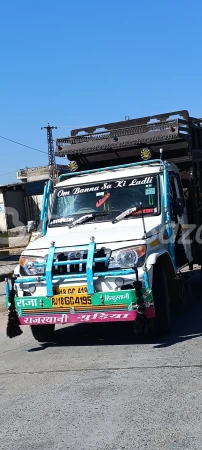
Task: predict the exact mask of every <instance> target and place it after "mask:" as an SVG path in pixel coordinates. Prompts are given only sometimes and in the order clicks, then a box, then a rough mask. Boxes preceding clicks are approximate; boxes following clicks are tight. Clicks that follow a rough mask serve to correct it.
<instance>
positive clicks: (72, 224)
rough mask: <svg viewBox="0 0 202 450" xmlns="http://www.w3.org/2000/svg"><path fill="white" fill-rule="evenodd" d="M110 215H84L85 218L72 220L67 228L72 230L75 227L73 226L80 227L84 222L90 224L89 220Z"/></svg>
mask: <svg viewBox="0 0 202 450" xmlns="http://www.w3.org/2000/svg"><path fill="white" fill-rule="evenodd" d="M109 214H110V213H109V212H100V213H98V212H97V213H96V212H95V213H92V214H85V216H81V217H79V219H76V220H74V222H72V223H71V225H69V228H73V227H75V225H80V224H82V223H84V222H90V221H91V220H93V219H95V218H96V217H101V216H108V215H109Z"/></svg>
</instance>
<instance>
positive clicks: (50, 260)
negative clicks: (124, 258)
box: [15, 237, 136, 297]
mask: <svg viewBox="0 0 202 450" xmlns="http://www.w3.org/2000/svg"><path fill="white" fill-rule="evenodd" d="M76 249H78V250H84V249H85V250H86V247H84V246H81V247H77V248H76ZM95 249H96V243H95V242H94V238H93V237H92V238H91V240H90V243H89V244H88V254H87V260H86V281H87V289H88V294H89V295H92V294H94V292H95V290H94V279H95V278H98V277H106V276H124V275H130V274H133V275H135V274H136V270H135V269H120V270H110V271H106V272H95V273H94V272H93V266H94V263H96V262H106V263H107V262H109V257H107V256H105V257H103V258H95V257H94V253H95ZM74 250H75V248H74ZM57 251H64V248H63V249H62V248H58V249H57ZM54 254H55V243H54V242H51V246H50V248H49V252H48V257H47V262H46V263H45V262H44V263H34V267H36V268H39V267H44V268H45V276H31V277H23V278H21V277H19V278H17V279H16V280H15V283H17V284H22V283H34V282H41V281H45V282H46V295H47V297H52V296H53V283H52V282H53V281H55V282H59V281H62V280H68V279H81V278H84V277H85V274H84V273H79V274H66V275H54V276H53V275H52V270H53V267H54V266H67V265H73V264H84V260H83V259H75V260H68V261H55V262H54Z"/></svg>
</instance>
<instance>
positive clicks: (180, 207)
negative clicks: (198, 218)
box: [175, 197, 184, 217]
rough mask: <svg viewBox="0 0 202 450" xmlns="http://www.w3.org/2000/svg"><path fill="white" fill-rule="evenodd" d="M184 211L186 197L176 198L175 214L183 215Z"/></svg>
mask: <svg viewBox="0 0 202 450" xmlns="http://www.w3.org/2000/svg"><path fill="white" fill-rule="evenodd" d="M183 212H184V199H183V198H182V197H178V198H176V199H175V214H176V215H177V216H179V217H182V214H183Z"/></svg>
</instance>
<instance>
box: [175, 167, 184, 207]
mask: <svg viewBox="0 0 202 450" xmlns="http://www.w3.org/2000/svg"><path fill="white" fill-rule="evenodd" d="M175 179H176V183H177V187H178V191H179V197H181V198H183V200H184V191H183V187H182V182H181V178H180V176H179V173H176V174H175ZM184 203H185V202H184Z"/></svg>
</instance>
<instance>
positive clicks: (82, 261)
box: [34, 257, 109, 268]
mask: <svg viewBox="0 0 202 450" xmlns="http://www.w3.org/2000/svg"><path fill="white" fill-rule="evenodd" d="M108 260H109V258H108V257H105V258H94V261H93V262H107V261H108ZM68 264H69V265H73V264H87V259H71V261H56V262H54V263H53V266H67V265H68ZM34 267H36V268H40V267H46V264H45V263H34Z"/></svg>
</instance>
